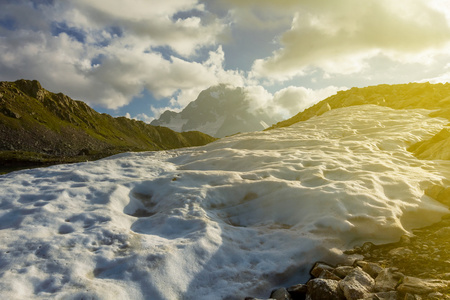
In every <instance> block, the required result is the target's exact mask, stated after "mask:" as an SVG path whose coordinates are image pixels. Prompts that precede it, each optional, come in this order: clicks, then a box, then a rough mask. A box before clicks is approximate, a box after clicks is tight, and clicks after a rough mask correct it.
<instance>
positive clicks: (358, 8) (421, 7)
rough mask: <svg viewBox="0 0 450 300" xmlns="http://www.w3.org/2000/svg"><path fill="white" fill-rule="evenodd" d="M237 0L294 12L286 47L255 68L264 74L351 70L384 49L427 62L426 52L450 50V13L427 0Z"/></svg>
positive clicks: (247, 5) (284, 76) (282, 40)
mask: <svg viewBox="0 0 450 300" xmlns="http://www.w3.org/2000/svg"><path fill="white" fill-rule="evenodd" d="M233 3H234V4H235V5H240V6H241V7H243V8H247V9H253V7H254V6H255V5H259V7H260V8H261V7H265V8H266V9H267V10H278V11H284V12H285V13H286V14H292V15H293V21H292V25H291V28H290V29H289V30H288V31H286V32H285V33H283V34H282V36H281V38H280V45H281V48H280V49H279V50H277V51H275V52H274V53H273V54H272V55H271V56H270V57H266V58H262V59H258V60H256V61H255V62H254V65H253V70H254V72H255V74H256V75H257V76H260V77H272V78H276V79H280V80H285V79H289V78H292V77H293V76H295V75H304V74H305V73H308V72H309V71H310V70H312V69H314V68H320V69H322V70H324V71H325V72H326V73H329V74H351V73H355V72H360V71H362V70H363V69H364V68H366V67H368V59H370V58H373V57H375V56H377V55H381V54H382V55H384V56H387V57H389V58H390V59H392V60H393V61H398V62H411V61H418V62H424V61H423V59H424V57H430V56H433V55H437V54H442V53H446V51H447V47H448V45H449V41H450V26H449V23H448V21H447V17H448V15H446V14H445V13H444V12H442V11H440V10H437V9H436V7H433V6H431V5H430V4H429V3H428V2H427V1H425V0H420V1H413V2H411V1H407V0H401V1H388V0H367V1H358V0H342V1H324V0H319V1H312V0H303V1H293V0H292V1H290V0H285V1H274V0H273V1H271V0H264V1H255V0H243V1H239V3H238V2H237V1H234V2H233ZM424 54H425V55H424Z"/></svg>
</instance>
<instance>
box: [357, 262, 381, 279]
mask: <svg viewBox="0 0 450 300" xmlns="http://www.w3.org/2000/svg"><path fill="white" fill-rule="evenodd" d="M356 265H357V266H359V267H361V269H362V270H363V271H364V272H366V273H367V274H369V275H370V276H371V277H372V278H373V279H375V278H377V276H378V274H379V273H380V272H381V271H382V270H383V268H382V267H381V266H380V265H379V264H376V263H373V262H366V261H363V260H358V261H356Z"/></svg>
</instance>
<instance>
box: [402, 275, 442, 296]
mask: <svg viewBox="0 0 450 300" xmlns="http://www.w3.org/2000/svg"><path fill="white" fill-rule="evenodd" d="M449 286H450V281H448V280H439V279H421V278H416V277H409V276H407V277H405V278H403V282H402V283H401V284H400V285H399V286H398V287H397V290H398V291H399V292H402V293H412V294H430V293H433V292H438V291H442V290H445V289H447V288H448V287H449Z"/></svg>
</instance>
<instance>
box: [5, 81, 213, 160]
mask: <svg viewBox="0 0 450 300" xmlns="http://www.w3.org/2000/svg"><path fill="white" fill-rule="evenodd" d="M214 140H215V138H212V137H210V136H208V135H206V134H203V133H201V132H184V133H178V132H174V131H172V130H170V129H169V128H165V127H155V126H151V125H148V124H145V123H144V122H141V121H136V120H130V119H127V118H125V117H119V118H113V117H111V116H109V115H106V114H100V113H98V112H96V111H95V110H93V109H92V108H90V107H89V106H88V105H87V104H86V103H84V102H82V101H76V100H72V99H71V98H69V97H68V96H66V95H64V94H62V93H59V94H55V93H51V92H49V91H47V90H45V89H43V88H42V86H41V85H40V83H39V82H38V81H36V80H33V81H30V80H18V81H16V82H0V161H1V162H2V165H8V164H10V165H11V164H12V165H14V164H18V163H27V162H31V163H38V162H42V163H45V162H50V163H51V162H70V161H78V160H87V159H96V158H100V157H104V156H108V155H112V154H116V153H119V152H125V151H147V150H162V149H173V148H180V147H190V146H199V145H204V144H207V143H209V142H212V141H214Z"/></svg>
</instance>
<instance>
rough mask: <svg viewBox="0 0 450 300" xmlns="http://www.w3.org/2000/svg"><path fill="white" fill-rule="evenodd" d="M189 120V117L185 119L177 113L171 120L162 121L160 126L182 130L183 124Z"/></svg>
mask: <svg viewBox="0 0 450 300" xmlns="http://www.w3.org/2000/svg"><path fill="white" fill-rule="evenodd" d="M188 121H189V120H188V119H183V118H182V117H181V115H180V114H177V115H175V116H173V117H171V118H170V121H169V122H160V123H161V124H160V126H165V127H168V128H170V129H172V130H173V131H178V132H182V131H183V126H184V125H186V123H187V122H188Z"/></svg>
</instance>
